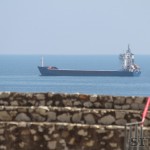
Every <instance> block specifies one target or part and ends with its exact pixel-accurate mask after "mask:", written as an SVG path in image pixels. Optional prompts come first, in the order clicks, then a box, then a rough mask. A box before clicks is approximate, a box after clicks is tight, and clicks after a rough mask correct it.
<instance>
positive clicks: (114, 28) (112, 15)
mask: <svg viewBox="0 0 150 150" xmlns="http://www.w3.org/2000/svg"><path fill="white" fill-rule="evenodd" d="M128 43H130V45H131V49H132V51H133V53H135V54H150V0H0V54H119V53H121V52H123V50H126V49H127V45H128Z"/></svg>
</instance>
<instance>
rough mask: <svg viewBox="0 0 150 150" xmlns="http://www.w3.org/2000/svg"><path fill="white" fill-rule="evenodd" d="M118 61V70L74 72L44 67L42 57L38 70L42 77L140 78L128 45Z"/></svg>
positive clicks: (139, 72)
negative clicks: (119, 64)
mask: <svg viewBox="0 0 150 150" xmlns="http://www.w3.org/2000/svg"><path fill="white" fill-rule="evenodd" d="M119 59H120V61H121V64H122V68H121V69H120V70H75V69H58V68H57V67H54V66H44V62H43V57H42V62H41V66H38V69H39V71H40V73H41V75H42V76H110V77H111V76H121V77H126V76H132V77H134V76H140V74H141V70H140V67H139V66H138V65H136V64H135V63H134V62H135V61H134V54H133V53H131V50H130V47H129V45H128V49H127V50H126V52H125V53H123V54H120V55H119Z"/></svg>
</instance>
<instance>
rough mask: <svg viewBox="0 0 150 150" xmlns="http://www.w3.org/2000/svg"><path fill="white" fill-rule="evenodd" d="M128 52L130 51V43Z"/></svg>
mask: <svg viewBox="0 0 150 150" xmlns="http://www.w3.org/2000/svg"><path fill="white" fill-rule="evenodd" d="M128 52H130V44H128Z"/></svg>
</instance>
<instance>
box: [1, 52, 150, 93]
mask: <svg viewBox="0 0 150 150" xmlns="http://www.w3.org/2000/svg"><path fill="white" fill-rule="evenodd" d="M135 58H136V60H135V62H136V63H137V64H138V65H139V66H140V67H141V71H142V74H141V76H140V77H58V76H55V77H52V76H47V77H45V76H40V73H39V71H38V68H37V66H38V65H41V56H40V55H0V91H2V92H4V91H11V92H55V93H58V92H60V93H84V94H100V95H114V96H117V95H120V96H149V95H150V56H146V55H136V56H135ZM44 64H45V65H47V66H49V65H50V66H56V67H58V68H60V69H86V70H119V69H121V65H120V62H119V59H118V56H117V55H85V56H84V55H61V56H59V55H46V56H44Z"/></svg>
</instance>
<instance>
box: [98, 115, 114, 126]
mask: <svg viewBox="0 0 150 150" xmlns="http://www.w3.org/2000/svg"><path fill="white" fill-rule="evenodd" d="M114 122H115V118H114V117H113V116H111V115H108V116H104V117H102V118H101V119H100V120H99V123H101V124H105V125H108V124H112V123H114Z"/></svg>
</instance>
